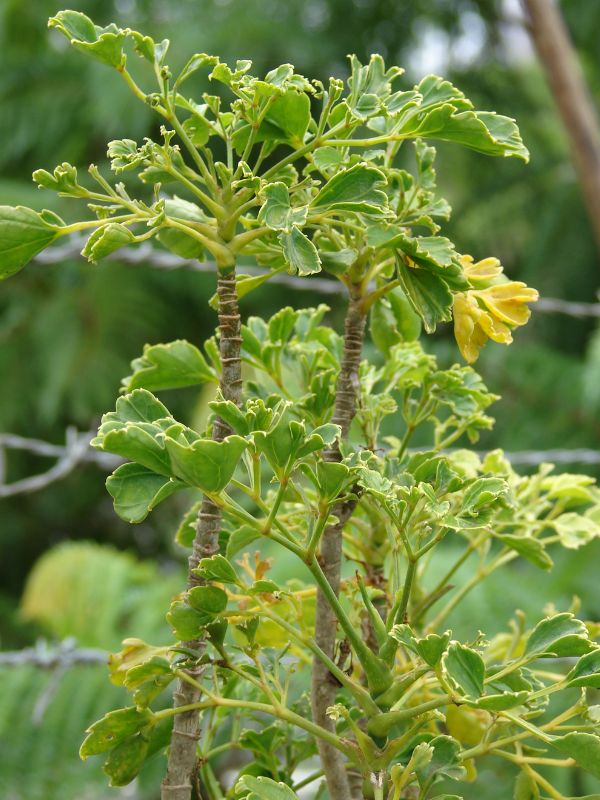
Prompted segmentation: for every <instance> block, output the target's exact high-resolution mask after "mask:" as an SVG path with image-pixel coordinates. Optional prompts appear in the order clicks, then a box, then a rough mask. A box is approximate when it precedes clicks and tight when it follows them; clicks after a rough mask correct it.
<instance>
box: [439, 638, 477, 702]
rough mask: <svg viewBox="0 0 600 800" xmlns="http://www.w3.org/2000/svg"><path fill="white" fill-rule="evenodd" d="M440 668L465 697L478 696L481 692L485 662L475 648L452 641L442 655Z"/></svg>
mask: <svg viewBox="0 0 600 800" xmlns="http://www.w3.org/2000/svg"><path fill="white" fill-rule="evenodd" d="M442 669H443V670H444V671H445V673H446V675H447V676H448V678H449V679H450V681H451V682H452V683H453V684H454V685H455V686H456V687H457V688H458V690H459V691H461V692H462V693H463V694H464V695H465V696H466V697H480V696H481V695H482V694H483V680H484V678H485V664H484V663H483V659H482V658H481V656H480V655H479V653H477V652H475V650H471V648H470V647H465V645H462V644H460V643H459V642H452V643H451V644H450V646H449V647H448V650H447V651H446V652H445V653H444V655H443V656H442Z"/></svg>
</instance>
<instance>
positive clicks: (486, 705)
mask: <svg viewBox="0 0 600 800" xmlns="http://www.w3.org/2000/svg"><path fill="white" fill-rule="evenodd" d="M528 697H529V692H526V691H522V692H509V691H505V692H502V693H501V694H488V695H486V696H485V697H480V698H479V699H478V700H476V701H475V702H474V703H469V705H473V706H475V707H477V708H483V709H485V710H486V711H506V710H508V709H509V708H515V707H516V706H520V705H523V703H525V702H526V701H527V698H528Z"/></svg>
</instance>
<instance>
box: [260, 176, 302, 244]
mask: <svg viewBox="0 0 600 800" xmlns="http://www.w3.org/2000/svg"><path fill="white" fill-rule="evenodd" d="M261 195H262V197H264V203H263V205H262V206H261V209H260V211H259V212H258V221H259V222H260V223H261V224H263V225H266V226H267V227H268V228H271V229H272V230H276V231H286V232H287V233H291V231H292V227H293V226H294V225H297V226H300V227H302V225H304V223H305V222H306V215H307V213H308V208H307V207H306V206H301V207H300V208H292V207H291V205H290V193H289V190H288V187H287V186H286V185H285V183H281V182H277V183H269V184H268V185H267V186H265V188H264V189H263V190H262V192H261Z"/></svg>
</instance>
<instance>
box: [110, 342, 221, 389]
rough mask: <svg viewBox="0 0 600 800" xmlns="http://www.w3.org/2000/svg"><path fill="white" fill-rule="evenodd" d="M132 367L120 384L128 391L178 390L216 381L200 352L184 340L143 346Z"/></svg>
mask: <svg viewBox="0 0 600 800" xmlns="http://www.w3.org/2000/svg"><path fill="white" fill-rule="evenodd" d="M131 368H132V370H133V373H132V374H131V375H129V376H128V377H127V378H124V379H123V381H122V383H123V386H124V387H125V389H126V390H127V391H132V390H133V389H139V388H143V389H148V390H151V391H160V390H162V389H179V388H181V387H183V386H197V385H198V384H202V383H214V382H217V380H218V379H217V376H216V375H215V373H214V371H213V370H212V369H211V368H210V367H209V366H208V364H207V363H206V359H205V358H204V356H203V355H202V353H201V352H200V350H198V348H197V347H195V346H194V345H193V344H190V342H186V341H185V340H184V339H176V340H175V341H174V342H169V343H168V344H153V345H150V344H147V345H144V353H143V355H142V356H141V357H140V358H136V359H135V360H134V361H132V362H131Z"/></svg>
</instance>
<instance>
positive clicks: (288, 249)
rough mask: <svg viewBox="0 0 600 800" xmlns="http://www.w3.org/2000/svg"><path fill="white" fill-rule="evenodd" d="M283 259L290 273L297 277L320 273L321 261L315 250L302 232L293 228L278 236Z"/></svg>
mask: <svg viewBox="0 0 600 800" xmlns="http://www.w3.org/2000/svg"><path fill="white" fill-rule="evenodd" d="M279 241H280V243H281V246H282V248H283V257H284V258H285V261H286V263H287V265H288V267H289V268H290V271H291V272H297V273H298V274H299V275H312V274H313V273H315V272H320V271H321V259H320V258H319V253H318V252H317V248H316V247H315V246H314V244H313V243H312V242H311V240H310V239H309V238H308V237H307V236H305V235H304V234H303V233H302V231H300V230H298V228H296V226H293V227H292V229H291V231H290V232H289V233H287V232H285V231H284V232H282V233H280V234H279Z"/></svg>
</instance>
